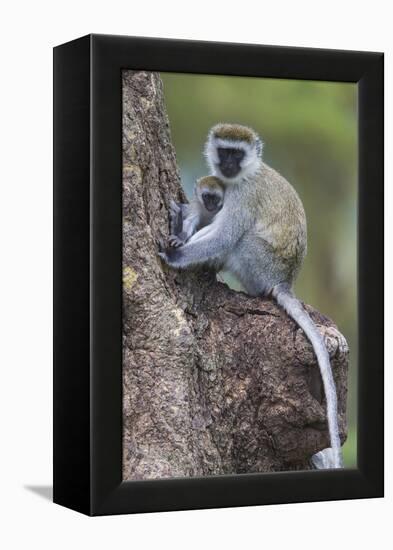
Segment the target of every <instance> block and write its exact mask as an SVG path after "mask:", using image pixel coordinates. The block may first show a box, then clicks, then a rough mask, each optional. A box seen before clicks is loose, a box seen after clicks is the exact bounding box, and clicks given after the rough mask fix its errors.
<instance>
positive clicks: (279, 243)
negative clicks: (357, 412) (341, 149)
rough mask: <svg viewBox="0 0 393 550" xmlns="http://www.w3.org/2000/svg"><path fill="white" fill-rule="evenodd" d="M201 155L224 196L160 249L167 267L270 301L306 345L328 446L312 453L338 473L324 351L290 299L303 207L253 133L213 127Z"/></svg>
mask: <svg viewBox="0 0 393 550" xmlns="http://www.w3.org/2000/svg"><path fill="white" fill-rule="evenodd" d="M205 155H206V158H207V162H208V164H209V166H210V169H211V171H212V173H213V175H214V176H215V177H218V178H220V179H221V180H222V181H223V183H224V184H225V199H224V204H223V207H222V208H221V210H220V211H219V212H218V213H217V214H216V215H215V216H214V219H213V221H212V223H210V224H209V225H207V226H206V227H203V228H202V229H201V230H200V231H198V232H197V233H195V234H194V235H193V236H192V237H191V238H190V239H189V240H188V242H187V243H185V244H184V245H183V246H181V247H179V248H168V249H166V250H161V251H160V252H159V255H160V256H161V258H163V259H164V260H165V262H166V263H167V264H168V265H170V266H171V267H174V268H178V269H184V268H189V267H193V266H196V265H200V264H209V265H220V266H223V269H224V270H226V271H229V272H230V273H232V274H233V275H235V276H236V277H237V278H238V279H239V281H240V282H241V283H242V285H243V287H244V288H245V290H246V292H247V293H248V294H250V295H251V296H272V297H273V298H274V299H275V300H276V301H277V303H278V304H279V305H280V306H281V307H283V308H284V309H285V311H286V312H287V313H288V315H289V316H290V317H291V318H292V319H294V321H295V322H296V323H297V324H298V325H299V326H300V328H302V329H303V331H304V333H305V334H306V336H307V337H308V339H309V340H310V342H311V344H312V346H313V349H314V352H315V355H316V357H317V360H318V365H319V369H320V372H321V376H322V382H323V386H324V391H325V396H326V403H327V419H328V427H329V435H330V444H331V448H330V449H325V450H324V451H322V452H321V453H317V455H315V457H314V458H313V462H314V464H315V465H316V466H317V467H327V468H342V467H343V462H342V453H341V441H340V436H339V430H338V419H337V393H336V387H335V383H334V378H333V373H332V369H331V366H330V359H329V353H328V351H327V349H326V346H325V342H324V339H323V337H322V336H321V334H320V333H319V331H318V328H317V327H316V325H315V324H314V322H313V321H312V319H311V317H310V316H309V315H308V313H307V311H306V310H305V309H304V307H303V305H302V303H301V302H300V301H299V300H298V299H297V298H296V297H295V295H294V293H293V291H292V285H293V283H294V281H295V279H296V276H297V274H298V272H299V270H300V268H301V265H302V263H303V260H304V258H305V255H306V252H307V226H306V216H305V212H304V208H303V205H302V202H301V200H300V198H299V197H298V195H297V193H296V191H295V190H294V189H293V187H292V186H291V185H290V184H289V183H288V182H287V181H286V180H285V178H283V177H282V176H281V175H280V174H279V173H278V172H276V171H275V170H273V169H272V168H270V167H269V166H267V165H266V164H265V163H263V162H262V142H261V140H260V139H259V137H258V135H257V134H256V133H255V132H254V130H252V129H251V128H248V127H245V126H241V125H238V124H217V125H216V126H214V127H213V128H212V129H211V130H210V132H209V136H208V140H207V143H206V147H205Z"/></svg>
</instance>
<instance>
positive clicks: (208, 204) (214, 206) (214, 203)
mask: <svg viewBox="0 0 393 550" xmlns="http://www.w3.org/2000/svg"><path fill="white" fill-rule="evenodd" d="M202 200H203V204H204V205H205V208H206V210H207V211H208V212H214V211H218V210H220V208H221V206H222V201H221V197H220V196H219V195H217V193H209V191H204V192H203V193H202Z"/></svg>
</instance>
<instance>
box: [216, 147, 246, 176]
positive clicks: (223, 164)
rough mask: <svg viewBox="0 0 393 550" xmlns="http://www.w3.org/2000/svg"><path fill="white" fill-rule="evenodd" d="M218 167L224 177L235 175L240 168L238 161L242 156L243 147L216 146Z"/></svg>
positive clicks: (239, 161)
mask: <svg viewBox="0 0 393 550" xmlns="http://www.w3.org/2000/svg"><path fill="white" fill-rule="evenodd" d="M217 153H218V158H219V168H220V171H221V173H222V175H223V176H225V177H226V178H234V177H236V176H237V175H238V174H239V172H240V170H241V166H240V163H241V161H242V160H243V158H244V151H243V149H235V148H229V147H228V148H227V147H218V149H217Z"/></svg>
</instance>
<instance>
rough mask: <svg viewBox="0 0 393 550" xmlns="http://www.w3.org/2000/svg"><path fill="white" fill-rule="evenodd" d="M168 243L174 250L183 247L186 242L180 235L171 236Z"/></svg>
mask: <svg viewBox="0 0 393 550" xmlns="http://www.w3.org/2000/svg"><path fill="white" fill-rule="evenodd" d="M168 243H169V246H171V247H172V248H179V246H183V244H184V243H185V241H184V240H183V239H182V238H181V237H180V236H178V235H170V236H169V238H168Z"/></svg>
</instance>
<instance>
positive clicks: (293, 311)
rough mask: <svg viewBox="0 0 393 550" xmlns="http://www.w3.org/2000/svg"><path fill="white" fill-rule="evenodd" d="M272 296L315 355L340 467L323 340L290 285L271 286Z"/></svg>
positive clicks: (334, 405)
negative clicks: (305, 337) (302, 333)
mask: <svg viewBox="0 0 393 550" xmlns="http://www.w3.org/2000/svg"><path fill="white" fill-rule="evenodd" d="M272 294H273V297H274V298H275V299H276V300H277V303H278V304H279V305H280V306H281V307H282V308H284V309H285V311H286V312H287V313H288V315H289V316H290V317H292V319H293V320H294V321H296V323H297V324H298V325H299V327H300V328H301V329H303V331H304V333H305V334H306V336H307V338H308V339H309V340H310V342H311V344H312V347H313V349H314V353H315V355H316V356H317V360H318V365H319V369H320V372H321V376H322V382H323V387H324V390H325V396H326V404H327V420H328V427H329V435H330V445H331V448H332V455H333V460H332V466H331V467H332V468H342V467H343V460H342V453H341V441H340V436H339V431H338V422H337V393H336V385H335V383H334V378H333V373H332V368H331V366H330V358H329V353H328V351H327V349H326V346H325V342H324V340H323V338H322V336H321V334H320V333H319V331H318V329H317V327H316V326H315V324H314V322H313V321H312V319H311V317H310V316H309V314H308V313H307V311H306V310H305V309H304V307H303V306H302V304H301V302H300V301H299V300H298V299H297V298H296V297H295V296H294V294H293V293H292V291H291V289H290V287H289V286H288V285H286V284H280V285H277V286H275V287H274V288H273V292H272Z"/></svg>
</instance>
